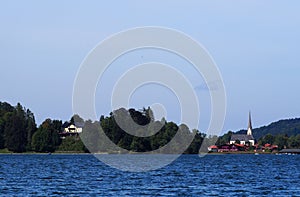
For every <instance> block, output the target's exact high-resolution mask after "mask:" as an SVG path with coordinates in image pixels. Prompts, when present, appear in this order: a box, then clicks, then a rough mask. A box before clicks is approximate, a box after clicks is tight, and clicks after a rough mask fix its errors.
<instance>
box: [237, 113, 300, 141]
mask: <svg viewBox="0 0 300 197" xmlns="http://www.w3.org/2000/svg"><path fill="white" fill-rule="evenodd" d="M236 133H237V134H246V130H240V131H238V132H236ZM266 134H272V135H274V136H275V135H277V134H287V135H288V136H292V135H297V134H300V118H294V119H286V120H279V121H277V122H273V123H271V124H269V125H268V126H263V127H260V128H256V129H253V137H254V138H255V139H257V140H258V139H260V138H261V137H263V136H265V135H266Z"/></svg>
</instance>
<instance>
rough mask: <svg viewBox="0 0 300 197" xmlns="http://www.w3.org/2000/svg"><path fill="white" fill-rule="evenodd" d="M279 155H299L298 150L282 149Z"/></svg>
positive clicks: (299, 151) (299, 150)
mask: <svg viewBox="0 0 300 197" xmlns="http://www.w3.org/2000/svg"><path fill="white" fill-rule="evenodd" d="M279 153H298V154H300V149H282V150H281V151H279Z"/></svg>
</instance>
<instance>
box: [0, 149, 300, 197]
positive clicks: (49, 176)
mask: <svg viewBox="0 0 300 197" xmlns="http://www.w3.org/2000/svg"><path fill="white" fill-rule="evenodd" d="M147 156H149V155H145V157H147ZM0 191H1V195H3V196H300V155H207V156H205V157H203V158H200V157H198V156H197V155H183V156H181V157H179V158H178V159H177V160H176V161H175V162H173V163H172V164H170V165H168V166H166V167H164V168H161V169H158V170H154V171H149V172H140V173H133V172H123V171H119V170H116V169H114V168H111V167H109V166H107V165H105V164H104V163H102V162H100V161H99V160H97V159H96V158H95V157H93V156H92V155H0Z"/></svg>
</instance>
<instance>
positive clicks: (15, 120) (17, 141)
mask: <svg viewBox="0 0 300 197" xmlns="http://www.w3.org/2000/svg"><path fill="white" fill-rule="evenodd" d="M25 118H26V117H25V112H24V109H23V107H22V105H21V104H20V103H18V104H17V106H16V108H15V110H14V111H13V112H11V113H7V114H6V116H5V121H6V124H5V129H4V136H5V138H4V139H5V146H6V147H7V148H8V150H10V151H13V152H24V151H26V146H27V140H28V139H27V130H26V129H27V128H26V127H27V125H26V119H25Z"/></svg>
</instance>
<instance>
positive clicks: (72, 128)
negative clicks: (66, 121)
mask: <svg viewBox="0 0 300 197" xmlns="http://www.w3.org/2000/svg"><path fill="white" fill-rule="evenodd" d="M64 132H65V133H70V134H73V133H74V134H75V133H81V132H82V128H81V127H76V126H75V125H73V124H71V125H69V126H68V127H66V128H65V129H64Z"/></svg>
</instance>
